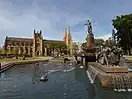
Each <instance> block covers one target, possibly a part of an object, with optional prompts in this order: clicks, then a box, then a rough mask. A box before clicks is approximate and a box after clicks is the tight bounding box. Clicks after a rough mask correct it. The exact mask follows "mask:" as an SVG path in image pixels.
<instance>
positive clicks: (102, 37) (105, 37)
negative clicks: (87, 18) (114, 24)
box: [95, 34, 112, 40]
mask: <svg viewBox="0 0 132 99" xmlns="http://www.w3.org/2000/svg"><path fill="white" fill-rule="evenodd" d="M111 36H112V35H111V34H106V35H104V36H98V37H95V38H97V39H103V40H108V39H109V37H111Z"/></svg>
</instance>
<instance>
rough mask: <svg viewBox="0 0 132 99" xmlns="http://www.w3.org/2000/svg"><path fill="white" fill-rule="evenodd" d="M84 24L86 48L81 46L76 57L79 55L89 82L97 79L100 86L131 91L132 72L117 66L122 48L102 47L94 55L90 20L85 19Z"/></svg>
mask: <svg viewBox="0 0 132 99" xmlns="http://www.w3.org/2000/svg"><path fill="white" fill-rule="evenodd" d="M85 25H87V27H88V35H87V48H83V49H82V50H83V51H82V52H81V54H79V55H78V57H80V56H81V63H82V64H83V66H84V67H85V69H86V72H87V74H88V77H89V79H90V81H91V83H94V82H95V79H99V80H100V82H101V85H102V87H105V88H113V89H114V90H115V91H132V74H130V73H128V68H126V67H124V66H119V62H120V54H121V51H122V50H121V49H119V48H117V47H113V48H104V49H103V50H102V51H101V52H100V53H99V54H98V55H97V57H96V54H95V52H96V48H95V46H94V35H93V33H92V25H91V22H90V21H87V23H86V24H85Z"/></svg>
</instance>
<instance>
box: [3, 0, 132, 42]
mask: <svg viewBox="0 0 132 99" xmlns="http://www.w3.org/2000/svg"><path fill="white" fill-rule="evenodd" d="M131 4H132V0H0V44H3V43H4V40H5V37H6V36H14V37H27V38H32V37H33V30H34V29H36V30H38V31H40V30H42V35H43V38H44V39H54V40H57V39H58V40H63V35H64V28H68V25H70V26H71V35H72V39H73V41H80V42H83V41H85V38H86V35H87V32H86V31H87V28H86V26H84V24H85V22H86V20H91V22H92V26H93V33H94V35H95V37H96V38H103V39H107V38H108V37H109V36H111V32H112V29H113V27H112V19H113V18H115V16H120V15H121V14H128V13H131V12H132V5H131Z"/></svg>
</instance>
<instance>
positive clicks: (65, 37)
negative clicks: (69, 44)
mask: <svg viewBox="0 0 132 99" xmlns="http://www.w3.org/2000/svg"><path fill="white" fill-rule="evenodd" d="M63 40H64V42H66V41H67V30H66V28H65V29H64V38H63Z"/></svg>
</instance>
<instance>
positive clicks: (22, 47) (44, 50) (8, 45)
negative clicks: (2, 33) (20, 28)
mask: <svg viewBox="0 0 132 99" xmlns="http://www.w3.org/2000/svg"><path fill="white" fill-rule="evenodd" d="M52 42H56V43H57V42H58V43H59V42H63V43H66V44H67V46H70V45H71V44H72V37H71V33H70V26H69V27H68V33H67V31H66V28H65V29H64V38H63V40H62V41H60V40H47V39H44V38H43V36H42V31H41V30H40V31H39V32H38V31H36V30H35V29H34V35H33V38H17V37H8V36H7V37H6V39H5V42H4V48H5V49H6V50H8V52H9V53H11V52H12V51H13V50H15V49H18V50H19V51H18V53H19V55H22V54H23V53H24V52H25V53H26V54H27V55H28V56H47V54H48V51H49V49H48V45H49V43H52Z"/></svg>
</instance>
